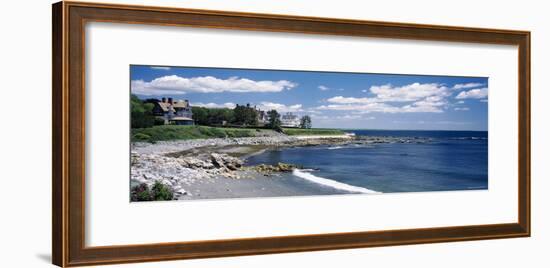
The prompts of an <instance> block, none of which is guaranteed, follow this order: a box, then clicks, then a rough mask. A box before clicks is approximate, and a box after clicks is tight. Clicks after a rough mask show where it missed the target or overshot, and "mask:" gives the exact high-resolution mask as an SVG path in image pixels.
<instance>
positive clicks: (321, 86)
mask: <svg viewBox="0 0 550 268" xmlns="http://www.w3.org/2000/svg"><path fill="white" fill-rule="evenodd" d="M317 88H319V89H320V90H322V91H327V90H329V89H330V88H328V87H326V86H323V85H320V86H318V87H317Z"/></svg>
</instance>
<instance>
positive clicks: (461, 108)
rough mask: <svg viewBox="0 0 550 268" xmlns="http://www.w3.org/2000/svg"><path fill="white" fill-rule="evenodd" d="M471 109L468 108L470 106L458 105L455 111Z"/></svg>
mask: <svg viewBox="0 0 550 268" xmlns="http://www.w3.org/2000/svg"><path fill="white" fill-rule="evenodd" d="M469 110H470V108H468V107H457V108H455V111H469Z"/></svg>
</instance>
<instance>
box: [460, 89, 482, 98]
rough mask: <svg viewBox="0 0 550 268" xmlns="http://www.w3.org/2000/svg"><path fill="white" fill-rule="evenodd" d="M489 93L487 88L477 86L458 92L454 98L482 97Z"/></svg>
mask: <svg viewBox="0 0 550 268" xmlns="http://www.w3.org/2000/svg"><path fill="white" fill-rule="evenodd" d="M487 95H489V90H488V89H487V88H477V89H472V90H468V91H462V92H460V93H459V94H458V95H457V96H456V98H457V99H483V98H485V97H487Z"/></svg>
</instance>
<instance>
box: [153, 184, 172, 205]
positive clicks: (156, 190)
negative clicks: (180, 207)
mask: <svg viewBox="0 0 550 268" xmlns="http://www.w3.org/2000/svg"><path fill="white" fill-rule="evenodd" d="M153 198H154V200H155V201H157V200H172V199H174V190H172V187H170V186H168V185H164V184H162V183H161V182H159V181H156V182H155V184H154V185H153Z"/></svg>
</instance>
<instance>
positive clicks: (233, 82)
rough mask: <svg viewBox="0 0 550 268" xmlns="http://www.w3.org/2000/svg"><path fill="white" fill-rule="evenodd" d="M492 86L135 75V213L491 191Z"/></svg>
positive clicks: (423, 78)
mask: <svg viewBox="0 0 550 268" xmlns="http://www.w3.org/2000/svg"><path fill="white" fill-rule="evenodd" d="M488 87H489V85H488V78H487V77H461V76H437V75H410V74H375V73H346V72H320V71H285V70H263V69H262V70H260V69H233V68H204V67H175V66H148V65H131V66H130V96H129V98H130V111H129V113H130V121H131V126H130V127H131V129H130V182H129V185H130V201H131V202H138V201H166V200H199V199H227V198H259V197H291V196H317V195H342V194H367V195H368V194H387V193H406V192H433V191H456V190H459V191H470V190H487V189H488V133H487V128H488V97H489V94H488V93H489V92H488Z"/></svg>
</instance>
